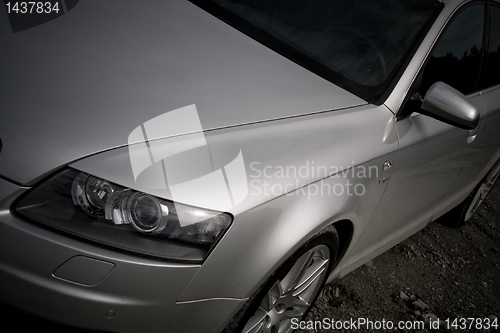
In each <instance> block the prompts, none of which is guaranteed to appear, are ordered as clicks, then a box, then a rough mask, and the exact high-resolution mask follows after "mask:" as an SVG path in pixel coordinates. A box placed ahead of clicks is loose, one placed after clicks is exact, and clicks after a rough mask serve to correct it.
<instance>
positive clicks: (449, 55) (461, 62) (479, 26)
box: [421, 5, 484, 94]
mask: <svg viewBox="0 0 500 333" xmlns="http://www.w3.org/2000/svg"><path fill="white" fill-rule="evenodd" d="M483 28H484V5H475V6H472V7H469V8H467V9H465V10H464V11H463V12H461V13H460V14H459V15H458V16H457V17H456V18H455V19H454V20H453V21H452V22H451V24H450V25H449V27H448V29H447V30H446V31H445V32H444V36H443V37H442V38H441V39H440V40H439V42H438V45H437V47H436V49H435V50H434V51H433V53H432V56H431V59H430V60H429V63H428V65H427V66H426V68H425V71H424V79H423V89H422V90H421V92H422V94H424V93H425V92H426V91H427V89H428V88H429V87H430V86H431V85H432V84H434V83H435V82H437V81H443V82H445V83H447V84H449V85H450V86H452V87H453V88H455V89H457V90H458V91H460V92H461V93H463V94H470V93H472V92H474V91H475V90H476V85H477V80H478V76H479V68H480V65H481V48H482V45H483Z"/></svg>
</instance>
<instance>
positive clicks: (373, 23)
mask: <svg viewBox="0 0 500 333" xmlns="http://www.w3.org/2000/svg"><path fill="white" fill-rule="evenodd" d="M191 1H193V2H195V3H196V4H198V5H199V6H202V7H203V8H205V9H207V10H209V11H210V12H212V13H213V14H214V15H216V16H218V17H219V18H221V19H223V20H224V21H226V22H227V23H229V24H231V25H233V26H235V27H236V28H238V29H240V30H241V31H243V32H245V33H247V34H249V35H251V36H252V37H253V38H255V39H257V40H260V41H261V42H263V43H264V44H266V45H267V46H269V47H271V48H273V49H275V50H277V51H278V52H279V53H281V54H283V55H285V56H287V57H288V58H289V59H291V60H293V61H295V62H297V63H299V64H301V65H302V66H304V67H306V68H308V69H309V70H311V71H313V72H315V73H317V74H319V75H321V76H323V77H325V78H326V79H328V80H330V81H332V82H334V83H335V84H337V85H339V86H341V87H343V88H345V89H346V90H349V91H351V92H353V93H355V94H357V95H358V96H360V97H362V98H364V99H365V100H368V101H373V100H374V99H377V97H378V95H380V94H381V93H382V92H383V91H384V89H385V87H386V86H387V85H388V83H389V82H390V80H391V78H392V77H393V76H394V75H395V73H396V71H397V70H398V68H399V66H400V65H401V62H402V59H404V57H405V56H406V55H407V54H408V53H409V52H410V49H411V47H412V46H413V44H414V43H415V41H416V39H417V37H418V36H419V34H420V33H421V32H422V31H423V30H425V28H426V27H427V26H428V25H427V23H430V21H432V18H433V17H434V16H435V15H437V12H438V11H439V10H440V8H441V4H439V2H438V1H436V0H406V1H396V0H380V1H373V0H349V1H345V0H308V1H303V0H287V1H284V0H266V1H262V0H213V1H206V0H205V1H197V0H191Z"/></svg>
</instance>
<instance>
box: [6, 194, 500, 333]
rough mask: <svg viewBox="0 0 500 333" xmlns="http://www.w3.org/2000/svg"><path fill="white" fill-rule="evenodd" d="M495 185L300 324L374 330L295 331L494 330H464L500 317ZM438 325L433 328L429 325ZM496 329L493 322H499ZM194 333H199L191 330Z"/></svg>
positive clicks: (19, 322) (24, 324) (15, 319)
mask: <svg viewBox="0 0 500 333" xmlns="http://www.w3.org/2000/svg"><path fill="white" fill-rule="evenodd" d="M499 221H500V186H499V185H497V186H495V188H494V189H493V191H492V193H491V194H490V196H489V197H488V199H487V201H486V202H485V203H484V204H483V206H482V207H481V209H480V210H479V212H478V213H477V214H476V216H475V217H474V218H473V219H472V220H471V221H470V222H469V223H468V224H466V225H465V226H464V227H462V228H460V229H453V228H449V227H446V226H444V225H442V224H440V223H439V221H437V222H434V223H431V224H430V225H429V226H427V227H426V228H425V229H424V230H422V231H420V232H419V233H417V234H415V235H414V236H412V237H410V238H409V239H407V240H406V241H404V242H402V243H400V244H399V245H397V246H396V247H394V248H392V249H391V250H389V251H387V252H386V253H384V254H382V255H380V256H379V257H377V258H376V259H374V260H373V261H371V262H369V263H367V264H366V265H364V266H363V267H360V268H358V269H357V270H355V271H354V272H352V273H350V274H348V275H347V276H345V277H344V278H342V279H341V280H339V281H336V282H333V283H330V284H328V285H326V287H325V289H324V290H323V291H322V293H321V295H320V297H319V298H318V300H317V302H316V304H315V306H314V307H313V308H312V310H311V312H310V313H309V315H308V317H307V318H306V321H305V322H304V324H307V323H308V321H311V323H313V324H314V322H313V321H321V322H323V321H324V320H325V319H327V320H328V321H329V320H330V319H333V320H336V321H337V320H339V321H349V322H350V321H351V319H352V320H353V321H354V322H355V323H356V322H357V320H358V319H359V318H361V319H363V318H365V319H366V320H367V321H371V322H372V325H374V326H373V329H366V328H365V326H363V327H360V326H358V327H356V328H354V327H350V329H340V330H336V329H328V327H323V329H319V327H318V325H317V324H316V328H317V329H305V330H300V329H299V330H297V333H306V332H307V333H312V332H319V333H323V332H334V331H336V332H372V331H373V332H384V331H387V332H395V331H400V330H396V329H393V330H384V329H376V327H377V326H375V325H377V324H380V325H382V324H383V321H384V320H385V321H386V327H387V325H388V324H387V322H388V321H391V322H392V323H395V325H397V323H398V322H400V321H402V322H407V321H411V322H413V321H423V322H427V325H429V322H430V323H433V325H434V328H432V329H431V328H430V327H429V326H427V328H424V329H419V330H418V329H408V330H406V331H407V332H437V331H444V332H470V331H482V332H500V331H498V330H495V329H489V330H485V329H483V330H477V329H476V328H475V327H474V325H473V327H472V329H469V321H468V320H467V319H466V318H480V319H482V323H485V322H486V321H485V318H488V319H489V320H490V322H491V323H494V321H495V318H497V317H499V316H500V286H499V283H500V281H499V276H500V274H499V273H500V232H499V231H500V223H499ZM0 318H1V320H2V322H3V323H4V327H9V326H10V325H9V324H12V325H15V326H10V327H16V330H26V331H27V330H28V329H31V328H32V327H34V326H35V327H36V328H37V330H40V331H43V330H50V331H51V332H73V333H76V332H81V333H83V332H90V331H86V330H81V329H76V328H70V327H67V326H63V325H59V324H56V323H53V322H50V321H46V320H44V319H41V318H38V317H35V316H32V315H29V314H27V313H24V312H22V311H19V310H16V309H13V308H11V307H9V306H6V305H1V304H0ZM438 318H439V320H441V327H439V328H435V327H436V323H438V324H439V321H437V320H438ZM448 318H449V319H450V322H449V323H450V324H451V323H453V320H454V319H458V321H457V322H456V323H457V324H459V325H461V323H462V322H461V321H460V320H464V319H465V320H467V322H466V329H447V328H446V321H445V320H446V319H448ZM498 324H499V325H500V322H498ZM193 333H198V332H193Z"/></svg>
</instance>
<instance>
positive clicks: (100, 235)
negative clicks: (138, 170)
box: [16, 169, 232, 262]
mask: <svg viewBox="0 0 500 333" xmlns="http://www.w3.org/2000/svg"><path fill="white" fill-rule="evenodd" d="M16 211H17V212H18V213H19V214H21V215H23V216H25V217H28V218H30V219H32V220H35V221H37V222H41V223H43V224H46V225H48V226H50V227H53V228H56V229H59V230H62V231H64V232H68V233H71V234H73V235H76V236H78V237H82V238H85V239H88V240H91V241H94V242H98V243H100V244H104V245H108V246H112V247H115V248H118V249H121V250H126V251H132V252H134V253H138V254H143V255H148V256H154V257H158V258H163V259H173V260H180V261H189V262H202V261H203V260H204V259H205V258H206V256H207V255H208V253H209V252H210V251H211V250H212V249H213V247H214V246H215V244H216V243H217V242H218V241H219V240H220V238H221V237H222V236H223V234H224V232H225V231H226V230H227V229H228V228H229V226H230V224H231V222H232V217H231V215H229V214H227V213H220V212H215V211H211V210H207V209H201V208H196V207H192V206H188V205H183V204H179V203H176V204H175V205H174V203H173V202H171V201H169V200H165V199H161V198H157V197H155V196H152V195H150V194H147V193H143V192H138V191H135V190H132V189H128V188H124V187H123V186H119V185H117V184H114V183H111V182H109V181H107V180H104V179H101V178H98V177H94V176H91V175H89V174H86V173H83V172H80V171H77V170H74V169H66V170H64V171H63V172H61V173H59V174H57V175H56V176H54V177H52V178H51V179H49V180H48V181H47V182H45V183H43V184H41V185H40V186H39V187H37V188H35V189H34V190H32V191H30V192H29V193H28V194H27V195H26V196H24V197H23V198H22V199H21V201H19V203H18V204H17V206H16ZM181 222H182V223H181Z"/></svg>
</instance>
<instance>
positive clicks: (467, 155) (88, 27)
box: [0, 0, 500, 333]
mask: <svg viewBox="0 0 500 333" xmlns="http://www.w3.org/2000/svg"><path fill="white" fill-rule="evenodd" d="M86 3H87V2H81V3H80V4H79V6H78V10H76V9H75V10H72V11H71V12H70V13H68V14H67V15H65V16H64V17H62V18H60V19H58V20H54V21H52V22H50V23H48V24H46V25H43V26H40V28H39V29H40V30H37V31H36V32H35V30H31V31H30V30H27V31H25V32H23V33H22V34H18V35H16V36H14V37H13V36H9V37H7V38H3V35H2V38H0V43H3V45H7V46H8V47H4V46H3V45H2V50H1V51H0V59H1V60H2V62H3V63H6V62H7V63H12V64H13V65H12V67H5V66H2V67H1V68H0V75H1V76H2V81H0V94H1V96H2V105H1V106H0V108H1V109H0V112H1V116H2V122H0V136H1V137H2V141H3V149H2V152H1V154H0V174H1V175H2V176H4V177H6V178H8V179H12V180H13V181H15V182H17V183H23V184H29V185H33V184H34V183H35V182H37V181H39V180H40V179H42V178H43V177H44V176H45V175H47V174H50V173H52V172H53V171H54V170H56V169H58V168H60V167H62V166H64V165H66V164H70V165H71V167H74V168H76V169H79V170H82V171H85V172H88V173H90V174H93V175H95V176H98V177H102V178H105V179H108V180H110V181H114V182H117V183H119V184H121V185H123V186H129V187H132V188H135V189H137V190H141V188H137V187H136V186H137V185H136V184H135V182H134V179H133V176H132V172H131V167H130V161H129V156H128V150H127V147H126V146H125V144H126V140H127V137H128V134H129V133H130V131H131V130H133V129H134V128H135V127H136V126H138V125H139V124H142V123H143V122H144V121H146V120H148V119H150V118H152V117H154V116H156V115H159V114H162V113H164V112H166V111H169V110H173V109H176V108H178V107H181V106H184V105H190V104H193V103H196V104H197V106H198V108H199V110H200V118H201V121H202V125H203V127H204V129H205V136H206V138H207V141H208V142H210V143H214V144H217V143H232V144H235V145H238V146H239V147H240V148H241V149H242V151H243V153H244V155H245V162H246V163H247V165H246V168H247V172H248V173H250V174H252V173H255V170H253V169H252V165H251V163H252V162H258V163H260V164H259V166H261V167H262V168H263V167H270V168H271V169H272V168H276V167H278V166H280V165H281V166H283V165H286V166H293V167H295V168H300V167H301V166H303V165H305V163H306V162H307V161H310V162H311V161H315V163H316V165H326V166H336V167H338V171H337V173H334V174H328V175H321V176H320V175H312V174H309V175H307V176H306V177H302V178H300V179H298V182H296V179H294V178H293V177H283V178H278V177H271V178H270V179H268V178H267V177H265V175H264V174H260V175H259V176H257V175H255V176H256V177H254V178H250V181H251V180H257V182H255V183H254V184H257V185H256V186H255V188H254V189H255V191H257V190H259V189H260V190H261V192H260V193H258V194H255V195H251V196H249V197H248V198H247V200H245V201H244V202H243V203H242V204H241V205H238V206H236V207H235V208H234V209H233V210H232V211H231V213H232V214H233V215H234V216H235V220H234V223H233V225H232V226H231V228H230V229H229V230H228V232H227V233H226V234H225V236H224V237H223V239H222V240H221V242H220V244H218V245H217V246H216V247H215V249H214V251H213V252H212V253H211V255H210V256H209V257H208V259H207V260H206V261H205V262H204V264H203V265H201V266H197V265H186V264H180V263H171V262H164V261H157V260H152V259H147V258H142V257H136V256H132V255H128V254H123V253H119V252H116V251H113V250H111V249H107V248H103V247H100V246H97V245H94V244H89V243H86V242H83V241H80V240H77V239H73V238H69V237H66V236H65V235H62V234H59V233H55V232H52V231H50V230H47V229H45V228H42V227H41V226H38V225H37V224H34V223H31V222H26V221H23V220H22V219H20V218H19V217H17V216H16V215H14V214H13V213H12V212H11V211H10V207H11V205H12V203H13V202H14V201H15V200H16V199H17V198H18V197H19V196H20V195H22V194H23V193H24V192H25V191H26V190H28V187H21V186H18V185H14V184H13V183H12V182H9V181H6V180H4V179H1V178H0V235H1V236H0V237H1V239H2V241H1V242H0V279H1V280H2V281H4V282H5V283H3V284H2V285H0V295H2V297H3V299H4V300H6V301H8V302H11V303H13V304H15V305H17V306H19V307H22V308H25V309H26V310H28V311H33V312H36V313H38V314H39V315H41V316H44V317H47V318H50V319H53V320H57V321H63V322H65V323H67V324H71V325H77V326H81V327H86V328H93V329H99V330H113V331H120V332H137V331H144V330H145V329H149V330H150V331H158V332H164V331H172V332H179V333H182V332H201V331H203V332H214V333H216V332H220V331H221V330H222V329H223V328H224V327H225V325H226V324H227V323H228V322H229V320H230V319H231V318H232V316H234V315H235V314H236V313H237V311H238V310H239V309H240V308H241V306H242V305H243V304H244V303H245V302H246V300H247V299H248V298H249V297H250V296H251V295H252V294H253V293H254V292H255V290H256V289H257V288H258V287H259V286H260V285H261V284H262V283H263V282H264V281H265V280H266V279H267V278H268V277H269V276H270V275H271V274H272V273H273V272H274V271H275V270H276V269H277V268H278V267H279V265H280V264H281V263H283V262H284V261H285V260H286V259H287V258H288V257H289V256H290V255H291V254H293V253H294V252H295V251H296V250H297V249H298V248H299V247H300V246H301V245H302V244H303V243H304V242H305V241H306V240H307V239H308V238H310V237H311V236H313V235H314V234H316V233H317V232H319V231H320V230H322V229H323V228H325V227H326V226H328V225H331V224H332V223H335V222H339V221H349V222H350V223H352V225H353V235H352V241H351V242H350V244H349V247H348V249H347V250H346V252H345V255H344V256H343V257H342V258H341V261H340V262H339V263H338V264H337V267H336V268H335V270H334V271H333V272H332V273H331V275H330V279H332V278H337V277H341V276H343V275H345V274H347V273H348V272H350V271H352V270H353V269H355V268H356V267H359V266H360V265H362V264H363V263H364V262H366V261H367V260H370V259H371V258H373V257H374V256H376V255H378V254H380V253H382V252H383V251H385V250H387V249H388V248H390V247H391V246H393V245H395V244H396V243H397V242H399V241H401V240H402V239H404V238H406V237H408V236H410V235H411V234H413V233H415V232H416V231H418V230H420V229H421V228H423V227H424V226H425V225H426V224H427V223H428V222H430V221H432V220H434V219H435V218H437V217H439V216H441V215H442V214H443V213H445V212H446V211H448V210H449V209H451V208H453V207H454V206H455V205H457V204H458V203H460V202H461V201H462V200H463V199H464V198H465V197H466V196H467V195H468V193H469V192H470V191H471V190H472V189H473V188H474V186H475V185H476V184H477V183H478V182H479V181H480V180H481V179H482V178H483V177H484V175H485V174H486V173H487V172H488V170H489V169H490V168H491V167H492V166H493V164H494V163H495V162H496V161H497V160H498V158H500V149H499V147H500V137H499V135H498V133H499V129H500V112H499V110H500V87H498V86H497V87H493V88H490V89H487V90H485V91H482V92H480V93H477V94H474V95H472V96H468V97H467V98H469V99H471V100H472V101H473V103H474V104H476V105H477V107H478V109H479V112H480V114H481V117H480V123H479V132H478V133H477V137H476V139H475V140H473V141H472V142H468V138H469V137H470V133H469V131H468V130H463V129H458V128H455V127H453V126H451V125H448V124H445V123H443V122H440V121H438V120H436V119H433V118H430V117H427V116H424V115H422V114H414V115H412V116H411V117H406V118H404V119H397V118H396V117H395V114H399V112H400V107H401V105H402V103H403V101H404V99H405V97H406V94H407V93H408V91H409V89H410V86H411V84H412V82H413V80H414V79H415V78H416V77H417V74H418V71H419V69H420V68H421V66H422V65H423V63H424V61H425V58H426V57H427V56H428V54H429V49H430V48H431V47H432V45H433V44H434V43H435V41H436V40H437V38H438V36H439V33H440V32H441V31H442V29H443V26H444V25H445V23H446V22H447V21H448V20H449V19H450V17H451V15H452V13H454V12H455V11H456V10H457V8H458V6H460V5H461V4H465V3H467V1H461V0H456V1H455V0H452V1H445V4H446V6H445V8H444V10H443V12H442V13H441V15H440V16H439V17H438V19H437V20H436V22H435V24H434V26H433V27H432V28H431V30H430V31H429V33H428V35H427V36H426V38H425V39H424V41H423V42H422V44H421V47H420V48H419V50H418V51H417V53H416V54H415V56H414V57H413V59H412V61H411V62H410V65H409V66H408V67H407V68H406V71H405V73H404V74H403V76H402V77H401V79H400V81H399V82H398V84H397V85H396V87H395V88H394V90H393V92H392V93H391V95H390V96H389V97H388V99H387V100H386V101H385V104H384V105H381V106H373V105H366V103H365V102H363V101H362V100H360V99H359V98H357V97H356V96H354V95H352V94H350V93H348V92H346V91H344V90H342V89H340V88H338V87H336V86H335V85H333V84H331V83H329V82H326V81H324V80H323V79H321V78H318V77H317V76H315V75H313V74H311V73H309V72H308V71H306V70H305V69H303V68H301V67H299V66H297V65H295V64H294V63H292V62H290V61H289V60H286V59H284V58H282V57H281V56H279V55H277V54H275V53H274V52H272V51H270V50H268V49H267V48H266V47H264V46H262V45H260V44H258V43H257V42H255V41H253V40H252V39H250V38H248V37H246V36H244V35H242V34H241V33H239V32H237V31H235V30H233V29H232V28H230V27H228V26H226V25H225V24H223V23H222V22H220V21H218V20H217V19H215V18H213V17H211V16H210V15H208V14H206V13H204V12H202V11H201V10H200V9H198V8H196V7H194V6H193V5H191V4H190V3H188V2H184V1H178V0H172V1H169V2H155V3H153V2H151V3H149V2H147V3H146V2H141V4H124V7H123V9H121V10H120V11H118V12H114V11H112V8H111V7H112V6H111V5H108V4H109V3H111V2H108V1H107V2H102V1H101V2H95V3H92V2H91V1H88V3H89V4H92V6H100V10H99V11H95V12H94V10H95V7H92V6H90V5H89V6H86V5H85V4H86ZM139 5H140V6H141V7H143V6H145V7H148V6H149V8H151V10H150V11H147V12H140V11H137V6H139ZM91 7H92V8H91ZM91 9H92V13H90V11H91ZM160 9H161V10H160ZM165 10H169V11H171V12H172V13H173V14H172V19H171V20H165V19H161V18H160V19H158V17H159V16H161V15H160V12H161V11H165ZM90 14H92V17H93V20H92V21H89V20H87V18H88V17H89V15H90ZM112 14H113V16H114V17H116V21H113V22H114V23H111V22H110V21H109V16H110V15H112ZM0 15H4V14H3V12H1V11H0ZM136 15H137V16H136ZM141 15H145V16H144V17H142V16H141ZM155 17H156V19H154V18H155ZM135 19H137V20H145V22H148V23H147V24H145V25H144V26H142V27H141V29H139V30H137V31H134V30H132V29H127V28H126V25H125V24H120V22H126V21H127V20H135ZM65 20H72V22H73V24H72V25H67V24H65V22H66V21H65ZM0 22H1V25H0V34H2V32H4V31H5V29H6V25H5V17H0ZM75 22H76V24H75ZM104 28H107V29H110V30H111V31H112V32H113V34H111V35H109V36H100V37H99V38H95V36H96V35H99V32H100V31H101V30H102V29H104ZM179 31H183V33H179ZM109 38H115V39H116V41H117V44H115V45H118V47H116V48H114V47H110V46H109V44H108V40H109ZM61 40H65V41H66V43H61ZM186 40H189V41H191V40H193V41H194V40H196V42H193V43H186ZM158 41H161V42H158ZM83 42H85V43H83ZM28 43H31V44H30V50H32V53H31V52H24V53H22V54H18V53H14V52H13V51H12V50H14V48H16V47H18V48H21V49H24V48H25V46H23V45H28ZM63 45H64V46H63ZM97 50H100V51H99V52H98V51H97ZM202 51H203V52H202ZM79 54H80V55H82V57H81V58H80V57H77V56H76V55H79ZM15 59H16V60H21V61H20V62H16V61H14V60H15ZM34 63H37V64H39V65H41V66H38V67H36V66H33V67H29V68H23V67H22V66H21V65H22V64H34ZM58 66H60V69H61V70H58V71H54V70H53V69H54V68H57V67H58ZM54 73H55V74H54ZM52 74H54V75H52ZM23 77H29V78H30V80H28V81H21V79H20V78H23ZM69 82H71V84H68V83H69ZM26 96H28V97H27V98H26ZM396 120H397V121H396ZM165 144H167V145H168V144H169V139H168V138H166V139H165ZM387 161H391V164H392V167H391V168H386V169H385V170H384V164H385V163H386V162H387ZM28 166H29V167H28ZM370 166H375V167H376V168H377V170H378V172H377V175H376V176H374V177H369V178H359V177H356V176H353V175H352V174H350V173H349V172H347V173H346V175H347V176H346V177H345V178H344V177H337V175H339V174H341V173H342V172H344V171H349V170H356V168H357V167H370ZM254 169H255V165H254ZM259 170H261V169H259ZM261 171H262V170H261ZM265 180H268V181H269V184H270V186H273V185H274V186H282V187H285V186H286V185H287V184H290V183H291V182H292V184H293V186H291V187H290V186H289V187H288V191H287V192H286V193H275V194H273V193H271V194H268V195H266V194H265V193H264V192H263V190H264V187H263V186H264V185H263V181H265ZM348 181H350V182H357V183H359V184H362V185H363V186H365V188H366V189H367V190H366V193H365V194H364V195H363V196H349V195H347V194H346V193H343V194H342V195H330V196H328V195H316V196H308V193H310V192H308V191H310V190H312V189H314V188H315V186H318V184H327V185H329V186H330V187H333V186H335V185H337V184H340V185H345V184H346V182H348ZM142 190H146V189H142ZM152 194H155V195H158V196H161V197H165V198H169V194H168V193H166V192H155V193H152ZM25 244H30V246H29V247H26V246H25ZM33 249H35V250H33ZM78 256H84V257H88V258H92V259H95V260H101V261H105V262H109V263H111V264H113V265H115V268H114V269H113V270H112V271H111V272H110V273H109V274H108V275H107V276H106V277H105V278H104V279H103V280H102V281H101V282H99V283H97V284H96V285H95V286H92V287H84V286H81V285H78V284H75V283H72V282H67V281H62V280H60V279H56V278H54V277H53V272H54V271H55V270H56V269H57V268H58V267H60V266H61V265H62V264H64V263H65V262H67V261H68V260H70V259H71V258H75V257H78ZM136 281H141V282H142V283H139V284H138V283H136ZM131 286H134V288H132V287H131ZM19 289H23V290H24V292H23V294H22V295H20V294H19V293H17V292H16V290H19ZM46 298H50V299H52V300H53V301H52V302H51V303H50V305H45V306H43V307H39V306H36V305H37V303H34V302H33V300H37V301H38V302H39V301H40V300H43V299H46ZM70 309H76V311H72V310H70ZM110 311H113V313H114V314H115V315H114V316H113V317H112V319H110V318H108V317H107V316H106V314H109V313H110ZM193 314H198V315H197V316H196V320H193ZM172 318H175V319H172Z"/></svg>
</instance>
